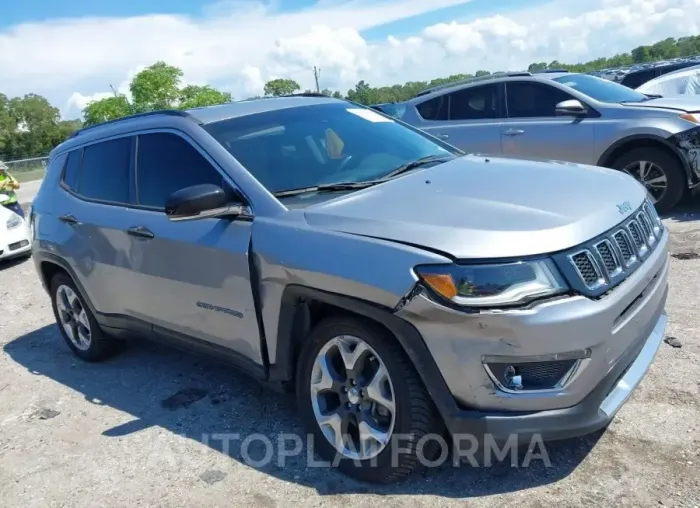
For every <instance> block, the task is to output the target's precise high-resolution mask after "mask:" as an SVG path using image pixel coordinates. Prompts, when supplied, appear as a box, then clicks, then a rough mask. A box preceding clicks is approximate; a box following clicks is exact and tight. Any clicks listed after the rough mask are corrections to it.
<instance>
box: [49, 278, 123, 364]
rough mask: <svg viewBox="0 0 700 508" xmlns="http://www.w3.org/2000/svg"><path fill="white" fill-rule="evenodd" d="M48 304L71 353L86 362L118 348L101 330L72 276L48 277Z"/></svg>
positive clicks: (105, 355) (107, 354)
mask: <svg viewBox="0 0 700 508" xmlns="http://www.w3.org/2000/svg"><path fill="white" fill-rule="evenodd" d="M51 305H52V307H53V313H54V316H55V317H56V323H57V324H58V328H59V330H60V331H61V335H62V336H63V338H64V340H65V341H66V343H67V344H68V347H70V348H71V350H72V351H73V353H75V354H76V355H77V356H79V357H80V358H82V359H83V360H86V361H88V362H96V361H100V360H104V359H106V358H108V357H110V356H112V355H113V354H114V353H116V351H117V345H118V343H117V341H116V340H115V339H112V338H110V337H108V336H107V335H105V334H104V332H103V331H102V329H101V328H100V326H99V324H98V323H97V321H96V320H95V317H94V316H93V315H92V312H90V308H89V307H88V305H87V304H86V301H85V297H84V296H83V295H82V294H81V293H80V291H79V290H78V288H77V287H76V285H75V283H74V282H73V280H72V279H71V278H70V277H68V276H67V275H64V274H62V273H59V274H57V275H56V276H54V278H53V279H52V280H51Z"/></svg>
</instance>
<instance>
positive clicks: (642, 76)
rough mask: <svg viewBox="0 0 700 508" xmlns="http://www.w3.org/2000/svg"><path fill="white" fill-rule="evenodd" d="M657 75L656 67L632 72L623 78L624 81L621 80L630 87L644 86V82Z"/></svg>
mask: <svg viewBox="0 0 700 508" xmlns="http://www.w3.org/2000/svg"><path fill="white" fill-rule="evenodd" d="M655 77H656V72H655V71H654V69H649V70H646V71H637V72H630V73H629V74H627V75H626V76H625V77H623V78H622V81H620V83H621V84H622V85H624V86H626V87H628V88H637V87H638V86H642V85H643V84H644V83H646V82H647V81H649V80H651V79H654V78H655Z"/></svg>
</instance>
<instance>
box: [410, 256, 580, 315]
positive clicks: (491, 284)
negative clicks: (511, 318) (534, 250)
mask: <svg viewBox="0 0 700 508" xmlns="http://www.w3.org/2000/svg"><path fill="white" fill-rule="evenodd" d="M415 271H416V273H417V274H418V277H419V278H420V280H421V281H423V283H425V284H426V285H427V286H428V287H430V288H431V289H432V290H433V291H435V292H436V293H437V294H439V295H440V296H442V297H443V298H446V299H448V300H450V301H451V302H453V303H455V304H457V305H463V306H472V307H501V306H508V305H518V304H523V303H526V302H528V301H530V300H533V299H535V298H542V297H544V296H552V295H555V294H559V293H564V292H566V291H567V290H568V288H567V286H566V283H565V282H564V280H563V279H562V277H561V275H560V274H559V272H558V270H557V268H556V267H555V266H554V263H553V262H552V261H551V260H549V259H539V260H533V261H517V262H510V263H497V264H481V265H423V266H418V267H416V268H415Z"/></svg>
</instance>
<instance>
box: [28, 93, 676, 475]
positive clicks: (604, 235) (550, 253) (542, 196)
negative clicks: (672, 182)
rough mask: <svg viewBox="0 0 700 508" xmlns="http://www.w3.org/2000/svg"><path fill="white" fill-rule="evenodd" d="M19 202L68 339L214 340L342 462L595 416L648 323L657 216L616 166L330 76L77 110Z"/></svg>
mask: <svg viewBox="0 0 700 508" xmlns="http://www.w3.org/2000/svg"><path fill="white" fill-rule="evenodd" d="M30 224H31V231H32V246H33V253H34V260H35V263H36V269H37V272H38V274H39V277H40V278H41V281H42V282H43V284H44V286H45V287H46V290H47V291H48V293H49V295H50V297H51V301H52V304H53V310H54V313H55V316H56V321H57V323H58V325H59V330H60V333H61V334H62V335H63V338H64V339H65V341H66V343H67V344H68V346H69V347H70V348H71V349H72V350H73V351H74V352H75V354H76V355H78V356H79V357H81V358H83V359H85V360H87V361H96V360H101V359H104V358H106V357H108V356H109V355H110V354H112V353H113V352H115V350H116V349H115V344H117V343H118V342H119V341H121V340H122V339H124V338H126V337H144V338H147V339H156V340H161V341H164V342H166V343H168V344H173V345H177V346H181V347H184V348H187V349H189V350H193V351H198V352H201V353H204V354H208V355H211V356H214V357H216V358H218V359H221V360H224V361H227V362H229V363H230V364H232V365H234V366H236V367H237V368H239V369H242V370H245V371H247V372H248V373H250V374H251V375H252V376H254V377H255V378H258V379H260V380H263V381H265V382H267V383H269V384H272V385H273V386H276V387H278V388H280V389H285V390H289V391H293V392H295V393H296V397H297V398H298V407H299V411H300V414H301V418H302V419H303V421H304V423H305V424H306V427H307V429H308V432H309V435H312V436H313V437H314V441H313V443H314V449H315V450H316V451H317V452H318V453H319V454H320V455H321V456H322V457H323V458H325V459H327V460H330V461H334V462H335V463H336V464H337V465H338V467H339V468H340V469H341V470H342V471H344V472H346V473H348V474H351V475H353V476H355V477H357V478H360V479H364V480H371V481H383V482H388V481H394V480H398V479H400V478H401V477H404V476H407V475H409V474H410V473H411V472H412V471H413V470H414V469H415V468H416V467H417V466H419V465H420V464H421V453H422V451H423V450H424V448H428V447H423V446H422V444H424V443H425V442H426V437H427V438H430V437H431V435H440V434H441V433H443V432H444V431H447V433H448V435H449V436H452V437H453V439H452V441H453V442H454V443H463V442H464V441H465V439H464V438H465V436H468V437H472V438H474V439H475V440H476V441H475V442H476V443H484V442H486V441H487V440H489V439H491V440H492V442H493V443H497V444H498V443H508V442H512V441H511V438H513V437H514V438H515V440H516V441H517V443H518V444H520V443H525V444H527V443H528V442H529V441H528V440H530V439H532V438H533V436H540V437H541V438H542V439H544V440H548V439H561V438H567V437H571V436H578V435H582V434H587V433H590V432H593V431H596V430H598V429H602V428H604V427H605V426H606V425H607V424H608V423H609V422H610V420H611V419H612V418H613V416H614V415H615V414H616V412H617V411H618V409H619V408H620V407H621V406H622V405H623V404H624V402H625V401H626V400H627V398H628V397H629V396H630V394H631V392H632V391H633V390H634V388H635V387H636V386H637V385H638V384H639V382H640V381H641V380H642V378H643V377H644V374H645V372H646V371H647V368H648V367H649V365H650V364H651V362H652V360H653V358H654V355H655V353H656V351H657V348H658V347H659V344H660V341H661V339H662V337H663V333H664V327H665V325H666V317H665V313H664V304H665V302H666V295H667V273H668V266H669V263H668V253H667V241H668V232H667V230H666V229H665V228H664V226H663V225H662V223H661V221H660V220H659V218H658V216H657V215H656V212H655V210H654V206H653V205H652V204H651V203H650V202H649V201H648V200H647V194H646V192H645V190H644V188H643V187H642V186H641V185H640V184H639V183H637V182H636V181H635V180H634V179H633V178H631V177H630V176H628V175H626V174H624V173H620V172H617V171H612V170H608V169H603V168H597V167H590V166H580V165H574V164H570V163H555V162H525V161H520V160H515V159H498V158H484V157H476V156H466V155H464V154H463V153H462V152H460V151H459V150H457V149H455V148H452V147H451V146H449V145H447V144H444V143H442V142H441V141H439V140H436V139H435V138H433V137H432V136H429V135H427V134H425V133H423V132H422V131H420V130H418V129H415V128H413V127H409V126H407V125H405V124H403V123H402V122H400V121H396V120H393V119H391V118H390V117H388V116H385V115H383V114H381V113H378V112H376V111H373V110H372V109H369V108H365V107H362V106H358V105H356V104H353V103H350V102H346V101H342V100H335V99H331V98H324V97H318V96H308V95H303V96H291V97H283V98H274V99H260V100H251V101H243V102H238V103H232V104H226V105H222V106H215V107H209V108H203V109H193V110H190V111H185V112H182V111H160V112H155V113H149V114H143V115H137V116H133V117H129V118H124V119H121V120H117V121H112V122H107V123H104V124H101V125H98V126H95V127H91V128H87V129H84V130H82V131H79V132H77V133H76V134H75V135H74V136H73V137H72V138H71V139H69V140H67V141H66V142H64V143H63V144H61V145H60V146H58V147H57V148H56V149H55V150H54V151H53V152H52V153H51V157H50V164H49V167H48V171H47V175H46V178H45V180H44V182H43V184H42V187H41V189H40V191H39V193H38V195H37V197H36V199H35V201H34V203H33V206H32V208H31V212H30ZM67 367H68V366H66V368H67ZM435 442H438V440H437V439H436V440H435ZM469 442H470V443H471V442H472V441H469ZM431 453H432V452H431ZM336 459H337V460H336Z"/></svg>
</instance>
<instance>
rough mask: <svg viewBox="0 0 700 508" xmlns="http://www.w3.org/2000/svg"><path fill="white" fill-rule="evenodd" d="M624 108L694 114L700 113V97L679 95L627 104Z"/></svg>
mask: <svg viewBox="0 0 700 508" xmlns="http://www.w3.org/2000/svg"><path fill="white" fill-rule="evenodd" d="M623 106H627V107H634V108H653V109H675V110H677V111H685V112H688V113H693V112H696V111H700V96H697V95H679V96H676V97H661V98H659V99H650V100H648V101H644V102H625V103H623Z"/></svg>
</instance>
